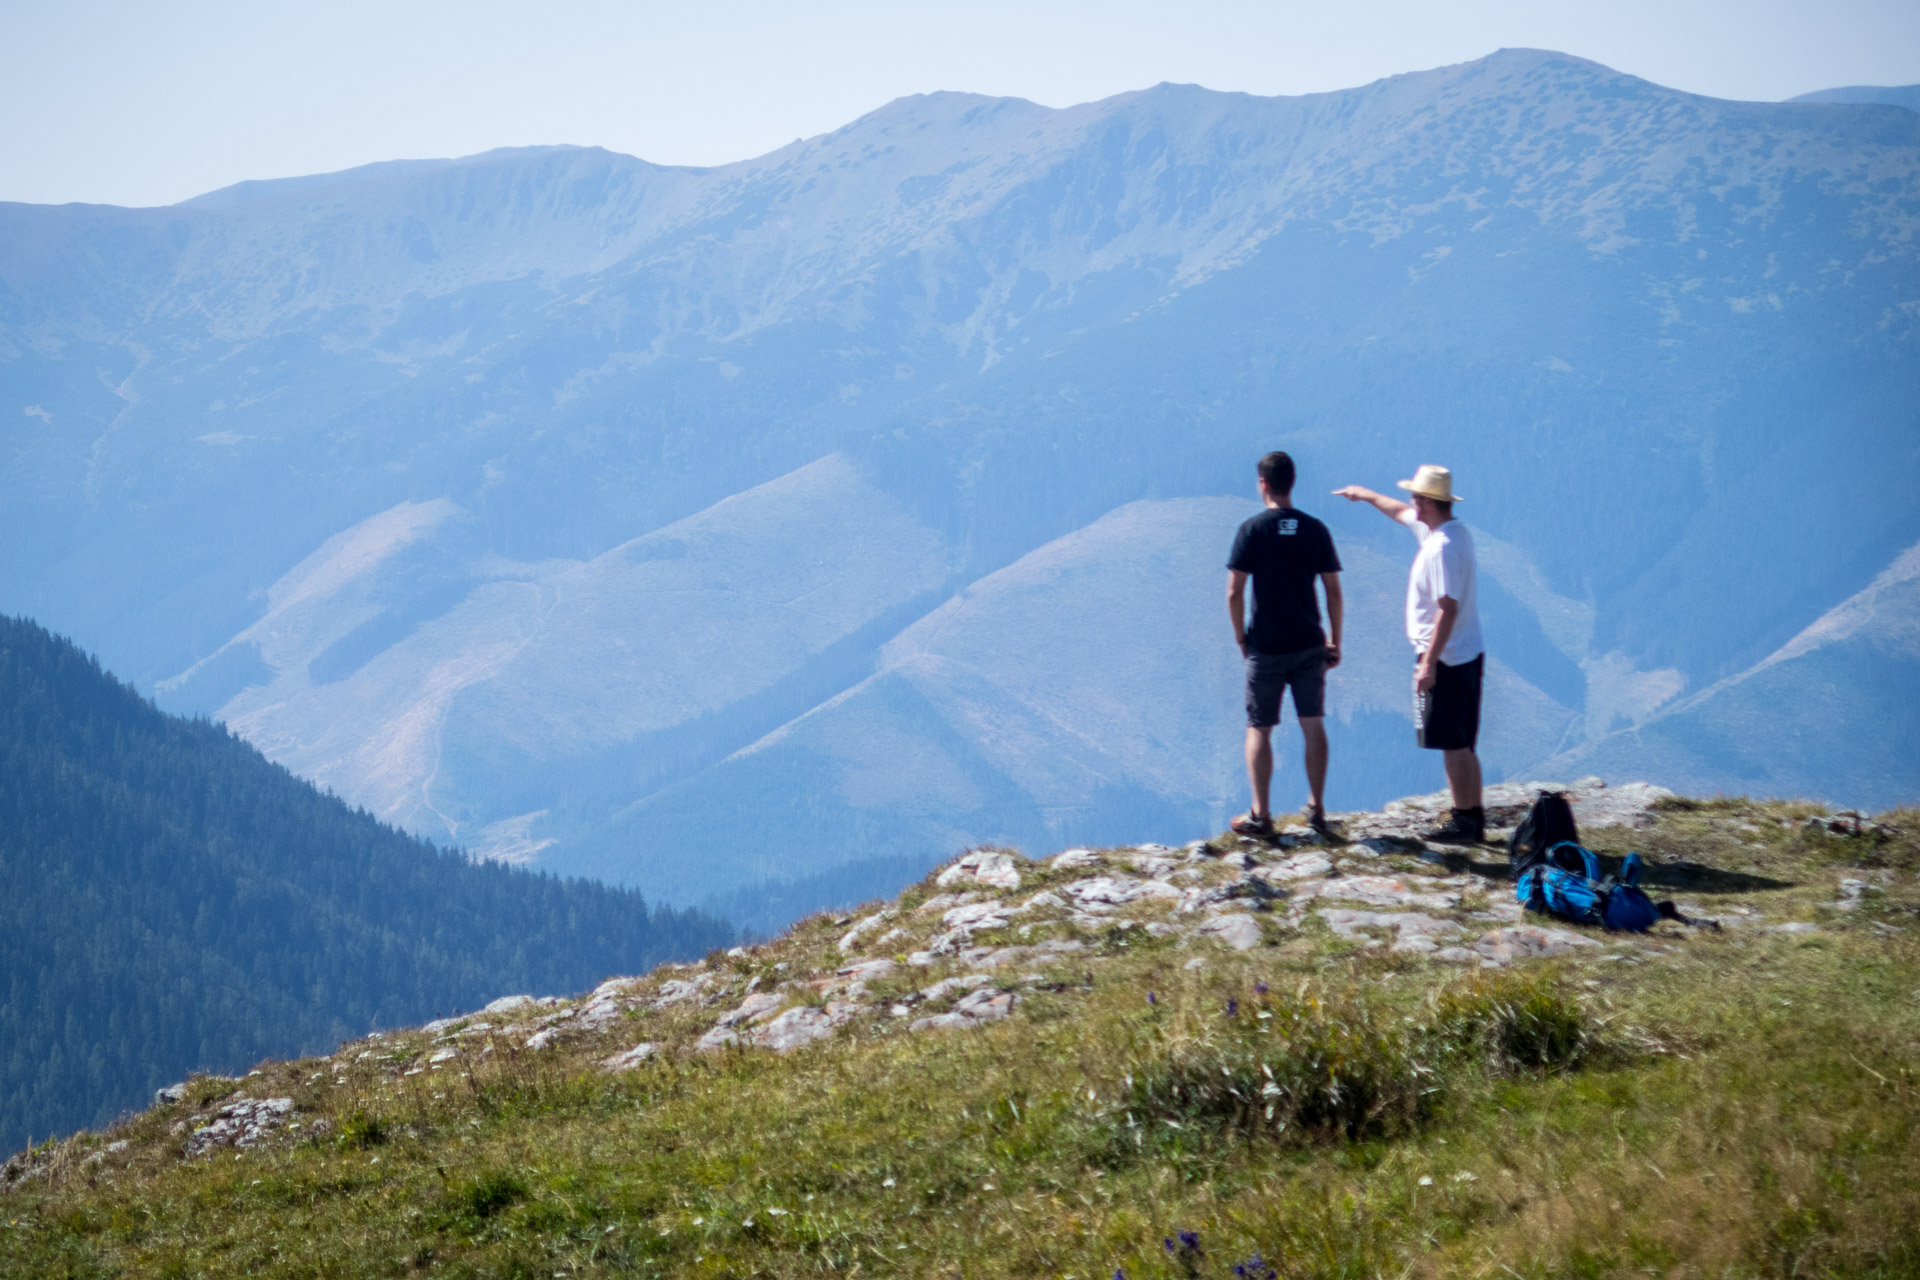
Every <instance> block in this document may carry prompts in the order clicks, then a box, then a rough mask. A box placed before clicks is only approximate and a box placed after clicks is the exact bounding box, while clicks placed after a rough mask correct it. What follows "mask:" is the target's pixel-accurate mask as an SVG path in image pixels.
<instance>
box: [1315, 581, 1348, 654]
mask: <svg viewBox="0 0 1920 1280" xmlns="http://www.w3.org/2000/svg"><path fill="white" fill-rule="evenodd" d="M1320 585H1321V586H1322V587H1323V588H1325V590H1326V593H1327V669H1328V670H1332V669H1333V668H1335V667H1337V666H1339V665H1340V628H1341V626H1342V624H1344V623H1345V621H1346V613H1347V601H1346V597H1345V596H1343V595H1341V594H1340V575H1339V574H1337V573H1323V574H1321V575H1320Z"/></svg>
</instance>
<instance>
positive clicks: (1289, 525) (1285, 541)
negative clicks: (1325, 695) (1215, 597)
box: [1227, 507, 1340, 653]
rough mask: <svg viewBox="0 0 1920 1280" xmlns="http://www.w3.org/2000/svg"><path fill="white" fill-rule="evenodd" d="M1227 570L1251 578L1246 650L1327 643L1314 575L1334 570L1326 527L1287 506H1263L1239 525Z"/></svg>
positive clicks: (1269, 650) (1277, 649)
mask: <svg viewBox="0 0 1920 1280" xmlns="http://www.w3.org/2000/svg"><path fill="white" fill-rule="evenodd" d="M1227 568H1229V569H1234V570H1237V571H1239V572H1241V573H1245V574H1251V575H1252V577H1253V617H1252V618H1251V619H1250V620H1249V621H1248V623H1247V648H1249V649H1252V650H1254V651H1256V652H1259V653H1297V652H1299V651H1300V650H1302V649H1311V648H1313V647H1314V646H1315V645H1322V644H1325V643H1326V642H1327V636H1326V633H1325V632H1324V631H1322V630H1320V597H1319V596H1318V595H1317V594H1315V592H1314V589H1313V583H1314V579H1316V578H1318V577H1319V576H1320V575H1321V574H1323V573H1338V572H1340V557H1339V556H1338V555H1336V554H1335V553H1334V550H1333V535H1332V534H1330V533H1328V532H1327V526H1325V525H1324V524H1321V523H1320V522H1319V521H1318V520H1315V519H1314V518H1313V517H1312V516H1310V515H1308V514H1307V513H1306V512H1304V511H1296V510H1295V509H1294V508H1292V507H1268V508H1267V509H1266V510H1265V511H1262V512H1261V513H1260V514H1259V515H1257V516H1254V517H1253V518H1251V519H1250V520H1248V521H1247V522H1246V523H1245V524H1243V525H1241V526H1240V532H1239V533H1238V534H1236V535H1235V536H1234V539H1233V554H1232V555H1230V556H1228V557H1227Z"/></svg>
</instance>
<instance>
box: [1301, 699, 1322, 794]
mask: <svg viewBox="0 0 1920 1280" xmlns="http://www.w3.org/2000/svg"><path fill="white" fill-rule="evenodd" d="M1300 736H1301V737H1302V738H1304V739H1306V764H1307V798H1308V802H1309V803H1310V804H1312V805H1313V807H1314V808H1315V809H1320V808H1324V807H1325V805H1324V803H1323V798H1324V796H1325V794H1326V790H1327V721H1326V718H1325V717H1324V716H1302V717H1300Z"/></svg>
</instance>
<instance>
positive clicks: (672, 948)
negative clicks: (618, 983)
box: [0, 618, 728, 1146]
mask: <svg viewBox="0 0 1920 1280" xmlns="http://www.w3.org/2000/svg"><path fill="white" fill-rule="evenodd" d="M727 934H728V930H727V929H726V927H725V926H724V925H722V924H720V923H719V922H717V921H713V920H710V919H706V918H703V917H700V916H695V915H687V914H681V913H676V912H672V911H649V910H648V908H647V907H646V905H645V903H644V902H643V901H642V900H641V899H640V897H639V895H637V894H634V893H630V892H623V891H619V890H614V889H608V888H606V887H604V886H599V885H591V884H583V883H577V882H572V883H568V882H561V881H557V880H554V879H552V878H550V877H538V876H533V875H529V874H527V873H525V872H517V871H511V870H508V869H506V868H502V867H495V866H484V865H482V866H475V865H471V864H469V863H467V862H466V861H465V860H464V859H462V858H461V857H459V856H458V855H456V854H452V853H447V852H443V851H440V850H437V849H434V848H433V847H431V846H429V845H425V844H423V843H421V842H420V841H418V840H416V839H414V838H413V837H410V836H406V835H403V834H401V833H400V832H398V831H395V830H393V829H392V828H390V827H386V826H383V825H381V824H380V823H378V822H376V821H374V820H373V819H372V818H371V817H369V816H368V815H366V814H365V813H364V812H356V811H353V810H350V809H349V808H347V806H346V805H344V804H342V803H341V802H340V801H339V800H337V799H335V798H334V797H332V796H329V795H323V794H321V793H320V792H318V791H316V790H315V789H314V788H313V787H312V786H310V785H309V784H307V783H304V782H301V781H299V780H298V779H295V778H293V777H291V776H290V775H288V774H287V772H286V771H285V770H284V769H282V768H280V767H279V766H277V765H274V764H271V763H269V762H268V761H267V760H265V759H264V758H263V757H261V755H260V754H259V752H257V751H256V750H254V749H253V748H252V747H249V746H248V745H246V744H245V743H244V742H241V741H240V740H238V739H236V738H234V737H232V736H231V735H229V734H228V733H227V732H226V731H225V730H224V729H222V728H220V727H219V726H217V725H212V724H208V723H207V722H205V721H189V720H183V719H180V718H178V717H174V716H168V715H165V714H163V713H161V712H159V711H157V710H155V709H154V707H153V706H152V704H151V703H148V702H146V701H145V700H144V699H142V698H140V697H139V695H137V694H136V693H134V692H133V691H132V690H131V689H129V688H127V687H126V686H125V685H122V684H120V683H119V682H117V681H115V680H113V679H112V678H111V677H109V676H107V675H106V674H105V673H103V672H102V671H101V670H100V668H99V666H98V665H97V664H96V663H94V662H93V661H92V660H91V659H89V658H87V657H86V656H85V655H84V654H82V653H81V652H80V651H79V650H77V649H75V648H74V647H73V646H72V645H70V644H68V643H66V642H64V641H62V640H59V639H57V638H55V637H54V636H52V635H50V634H49V633H47V632H46V631H44V630H42V629H41V628H39V627H38V626H35V625H34V624H32V623H30V622H26V621H24V620H21V619H10V618H9V619H0V973H4V974H5V975H6V977H5V985H4V987H0V1044H4V1045H5V1046H6V1047H5V1051H4V1056H0V1143H5V1144H8V1145H11V1146H18V1145H19V1144H21V1143H23V1142H24V1141H25V1140H26V1138H27V1136H28V1135H29V1134H30V1133H31V1134H38V1135H40V1136H45V1135H46V1134H47V1133H48V1132H49V1131H56V1130H68V1129H72V1128H74V1127H76V1126H79V1125H82V1124H99V1123H102V1122H104V1121H105V1120H107V1119H110V1118H111V1117H112V1116H114V1115H115V1114H117V1113H119V1112H121V1111H123V1110H125V1109H126V1108H128V1107H130V1106H133V1105H135V1104H138V1103H143V1102H144V1101H145V1100H146V1099H147V1098H148V1097H150V1096H151V1094H152V1091H153V1090H154V1088H156V1087H157V1086H159V1085H162V1084H166V1083H168V1082H169V1081H171V1080H175V1079H178V1078H179V1077H180V1076H181V1075H182V1074H184V1073H185V1072H186V1071H188V1070H189V1069H216V1068H217V1069H225V1070H231V1069H233V1068H235V1067H238V1066H240V1065H242V1064H245V1063H249V1062H252V1061H254V1060H255V1059H257V1058H258V1057H260V1056H261V1055H262V1054H270V1053H278V1054H286V1053H296V1052H312V1051H315V1050H321V1049H325V1048H327V1047H329V1046H331V1045H333V1044H334V1043H337V1042H338V1041H339V1040H340V1039H342V1038H344V1037H347V1036H353V1035H359V1034H363V1033H364V1032H366V1031H367V1030H368V1029H369V1028H371V1027H374V1026H383V1025H384V1026H391V1025H394V1024H396V1023H404V1022H414V1021H417V1020H418V1019H420V1018H421V1017H422V1016H424V1015H427V1014H431V1013H435V1012H446V1011H451V1010H453V1009H455V1008H472V1007H474V1006H475V1005H477V1004H478V1003H479V1002H481V1001H482V1000H484V999H487V998H489V997H490V996H491V995H492V994H496V992H495V988H496V987H497V985H498V984H499V983H500V982H502V981H509V982H510V983H511V984H512V985H516V986H520V987H524V988H527V989H531V990H535V991H554V990H573V989H576V988H578V987H579V986H580V985H582V984H583V983H588V982H593V981H597V980H598V979H599V978H600V977H602V976H604V975H605V974H606V973H607V972H608V971H610V970H613V969H618V968H631V967H634V966H636V965H650V964H653V963H656V962H658V961H659V960H662V959H665V958H668V957H672V956H684V955H692V954H698V953H699V952H701V951H704V950H705V949H707V948H708V947H711V946H714V945H716V944H719V943H722V942H723V941H724V940H725V939H726V937H727ZM508 975H511V977H508Z"/></svg>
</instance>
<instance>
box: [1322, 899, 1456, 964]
mask: <svg viewBox="0 0 1920 1280" xmlns="http://www.w3.org/2000/svg"><path fill="white" fill-rule="evenodd" d="M1319 915H1320V918H1321V919H1322V920H1325V921H1326V922H1327V927H1328V928H1329V929H1331V930H1333V932H1334V933H1335V934H1336V935H1338V936H1339V937H1342V938H1364V937H1365V936H1366V935H1364V934H1362V933H1361V932H1360V931H1361V930H1362V929H1390V930H1392V931H1393V933H1394V943H1393V949H1394V950H1395V951H1400V952H1409V953H1431V952H1433V951H1435V950H1436V949H1437V948H1438V946H1439V942H1438V940H1439V939H1442V938H1455V937H1458V936H1459V935H1460V934H1461V933H1462V932H1463V930H1462V929H1461V928H1460V926H1459V925H1457V924H1455V923H1454V922H1453V921H1451V920H1437V919H1435V918H1434V917H1432V916H1429V915H1422V914H1420V913H1419V912H1414V911H1354V910H1350V909H1348V908H1346V907H1322V908H1321V909H1320V912H1319Z"/></svg>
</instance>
